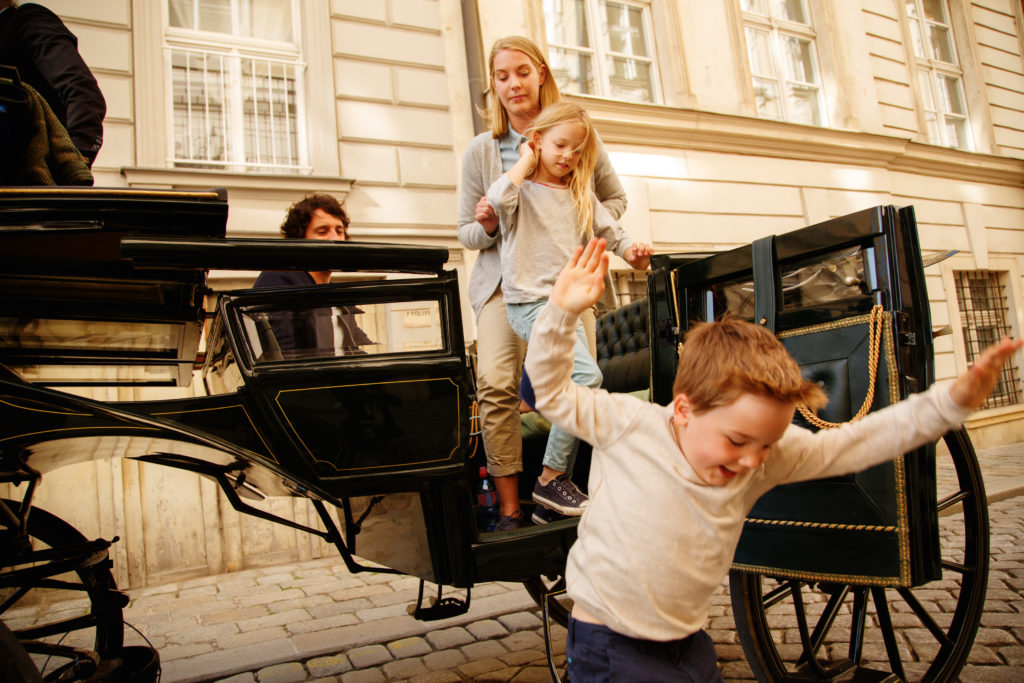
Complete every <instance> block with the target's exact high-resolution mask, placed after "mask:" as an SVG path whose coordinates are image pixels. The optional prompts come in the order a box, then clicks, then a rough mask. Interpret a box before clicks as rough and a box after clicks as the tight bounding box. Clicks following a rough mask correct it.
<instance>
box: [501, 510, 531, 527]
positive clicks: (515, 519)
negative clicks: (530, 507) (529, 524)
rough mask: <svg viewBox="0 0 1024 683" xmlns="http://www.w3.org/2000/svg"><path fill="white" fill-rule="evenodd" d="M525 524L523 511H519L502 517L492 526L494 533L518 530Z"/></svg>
mask: <svg viewBox="0 0 1024 683" xmlns="http://www.w3.org/2000/svg"><path fill="white" fill-rule="evenodd" d="M523 524H525V522H524V521H523V511H522V510H519V511H517V512H516V514H514V515H502V516H501V517H499V518H498V523H497V524H495V525H494V530H495V531H513V530H515V529H519V528H521V527H522V526H523Z"/></svg>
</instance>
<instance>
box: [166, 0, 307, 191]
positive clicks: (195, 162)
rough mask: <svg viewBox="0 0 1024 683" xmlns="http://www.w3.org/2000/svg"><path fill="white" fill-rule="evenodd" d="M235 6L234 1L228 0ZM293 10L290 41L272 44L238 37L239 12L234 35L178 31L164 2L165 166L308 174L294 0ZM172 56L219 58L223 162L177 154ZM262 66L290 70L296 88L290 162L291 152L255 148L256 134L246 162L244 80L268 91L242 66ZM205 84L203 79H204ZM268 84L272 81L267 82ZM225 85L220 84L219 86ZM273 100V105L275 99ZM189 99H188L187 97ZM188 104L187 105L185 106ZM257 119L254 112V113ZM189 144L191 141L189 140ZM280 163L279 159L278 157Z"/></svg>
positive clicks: (302, 68)
mask: <svg viewBox="0 0 1024 683" xmlns="http://www.w3.org/2000/svg"><path fill="white" fill-rule="evenodd" d="M230 2H231V4H232V5H233V6H234V4H235V2H236V0H230ZM289 2H290V4H291V12H292V26H293V32H294V34H295V35H294V38H293V41H291V42H289V41H274V40H266V39H260V38H250V37H244V36H239V35H237V33H238V29H239V21H238V18H239V16H240V12H238V11H233V12H232V18H233V21H232V23H233V30H234V31H235V34H227V33H219V32H211V31H203V30H199V29H190V28H181V27H176V26H171V25H170V16H169V13H170V12H169V8H168V2H167V0H162V1H161V5H162V11H163V27H164V44H163V62H164V85H165V96H166V102H167V105H166V106H167V119H166V134H167V153H166V162H167V165H168V167H171V168H197V169H216V170H223V171H229V172H252V171H257V172H277V173H303V174H308V173H310V172H311V171H312V168H311V166H310V163H309V150H308V135H307V127H308V120H307V118H308V117H307V113H306V93H305V86H306V63H305V61H304V60H303V59H302V51H301V47H300V46H301V44H302V41H301V26H302V22H301V15H300V10H299V4H300V3H298V2H296V0H289ZM175 53H178V54H189V55H195V56H198V57H199V58H201V59H203V63H204V64H205V63H206V60H208V59H215V60H220V61H221V63H222V64H223V65H224V72H225V73H226V74H227V78H226V79H225V84H226V86H227V87H226V88H225V87H222V89H221V95H222V96H223V97H224V100H225V102H230V105H225V109H226V110H227V117H226V120H225V122H224V124H223V125H222V126H221V130H222V131H223V132H222V134H223V136H224V140H225V143H224V144H225V145H226V146H227V150H228V155H229V156H228V157H227V158H226V159H223V160H221V159H211V158H208V157H209V156H210V155H206V156H205V157H204V156H202V155H191V154H184V155H178V154H177V153H176V144H177V140H176V139H175V104H174V76H173V69H174V67H173V57H174V55H175ZM246 62H249V63H252V64H255V63H260V64H261V65H262V66H264V67H265V68H267V69H278V70H283V71H284V72H288V71H290V77H291V79H292V83H293V86H294V120H295V130H294V136H295V148H296V155H295V157H294V159H292V158H291V154H290V152H288V153H284V154H278V153H277V150H276V149H274V148H272V149H271V150H267V151H264V150H261V149H259V136H258V135H257V136H256V140H255V143H256V148H257V157H256V159H254V160H249V161H247V160H246V158H245V156H246V145H245V125H244V124H245V120H244V116H245V112H244V106H243V103H244V92H243V90H244V89H245V88H246V80H249V82H250V84H249V86H248V87H250V88H251V89H252V90H254V91H255V90H257V89H263V88H264V87H271V86H269V85H266V86H265V85H264V84H262V83H260V82H259V81H256V79H255V77H254V76H249V77H248V79H247V78H246V76H245V75H244V74H243V64H244V63H246ZM203 80H204V83H205V81H206V79H205V76H204V78H203ZM267 81H268V82H269V81H270V78H268V79H267ZM222 85H223V84H222ZM271 97H272V101H273V95H272V96H271ZM187 99H191V98H187ZM187 106H188V105H187ZM290 114H291V111H289V112H287V113H286V116H285V117H284V118H283V121H282V122H283V123H284V125H285V126H286V130H285V134H286V137H289V136H290V135H291V133H292V131H291V130H290V127H289V126H290V124H289V122H288V119H289V115H290ZM253 116H255V114H253ZM276 121H277V117H275V116H271V117H270V118H269V123H270V125H271V131H270V135H271V138H272V140H273V137H274V134H275V133H276V132H277V131H276V129H275V122H276ZM187 140H189V141H190V139H188V138H187ZM282 156H283V157H284V161H281V160H280V159H281V157H282Z"/></svg>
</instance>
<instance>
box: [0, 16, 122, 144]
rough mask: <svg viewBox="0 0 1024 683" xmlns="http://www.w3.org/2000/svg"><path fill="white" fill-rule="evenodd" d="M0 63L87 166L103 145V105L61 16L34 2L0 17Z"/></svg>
mask: <svg viewBox="0 0 1024 683" xmlns="http://www.w3.org/2000/svg"><path fill="white" fill-rule="evenodd" d="M0 64H9V65H11V66H15V67H17V69H18V73H19V75H20V76H21V80H22V81H24V82H25V83H28V84H29V85H31V86H32V87H33V88H35V89H36V90H37V91H38V92H39V94H40V95H42V96H43V98H44V99H45V100H46V102H47V103H48V104H49V105H50V109H52V110H53V113H54V114H56V115H57V118H58V120H60V122H61V123H62V124H64V127H65V128H67V129H68V133H69V134H70V135H71V141H72V142H74V143H75V147H77V148H78V150H79V151H80V152H81V153H82V156H84V157H85V158H86V160H87V161H88V162H89V164H92V161H93V160H94V159H95V158H96V154H97V152H99V150H100V146H101V145H102V144H103V117H104V116H105V115H106V113H107V103H106V101H105V100H104V99H103V93H101V92H100V87H99V85H98V84H97V83H96V78H95V77H94V76H93V75H92V72H91V71H90V70H89V67H88V66H86V64H85V61H84V60H83V59H82V56H81V55H80V54H79V53H78V39H77V38H76V37H75V34H73V33H71V31H69V30H68V29H67V27H66V26H64V23H63V22H62V21H61V20H60V17H58V16H57V15H56V14H54V13H53V12H51V11H50V10H48V9H47V8H45V7H43V6H42V5H36V4H33V3H28V4H25V5H21V6H19V7H8V8H7V9H5V10H4V11H2V12H0Z"/></svg>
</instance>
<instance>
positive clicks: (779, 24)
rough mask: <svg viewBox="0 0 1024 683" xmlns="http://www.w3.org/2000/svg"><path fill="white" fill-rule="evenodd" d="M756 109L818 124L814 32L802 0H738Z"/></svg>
mask: <svg viewBox="0 0 1024 683" xmlns="http://www.w3.org/2000/svg"><path fill="white" fill-rule="evenodd" d="M740 5H741V7H742V10H743V27H744V34H745V36H746V41H747V58H748V60H749V62H750V72H751V77H752V80H753V86H754V98H755V102H756V105H757V115H758V116H760V117H762V118H768V119H778V120H781V121H791V122H793V123H802V124H806V125H811V126H823V125H825V122H826V121H827V120H828V119H827V117H826V116H825V102H824V96H823V92H822V87H821V75H820V72H819V69H818V57H817V47H816V43H815V39H816V35H815V32H814V28H813V27H812V26H811V21H810V15H809V14H808V12H807V6H806V5H805V3H804V0H741V2H740Z"/></svg>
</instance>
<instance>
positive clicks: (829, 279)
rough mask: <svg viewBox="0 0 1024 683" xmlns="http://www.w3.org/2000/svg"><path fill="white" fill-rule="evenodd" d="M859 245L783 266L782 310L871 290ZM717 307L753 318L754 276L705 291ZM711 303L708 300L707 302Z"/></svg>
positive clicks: (837, 299) (825, 302) (821, 302)
mask: <svg viewBox="0 0 1024 683" xmlns="http://www.w3.org/2000/svg"><path fill="white" fill-rule="evenodd" d="M865 272H866V271H865V268H864V254H863V252H862V250H861V248H860V247H853V248H851V249H844V250H842V251H838V252H832V253H830V254H826V255H825V256H820V255H819V256H815V257H813V258H811V259H807V260H804V261H799V262H796V263H790V264H785V265H784V266H783V268H782V310H784V311H786V310H794V309H798V308H808V307H811V306H820V305H822V304H827V303H830V302H833V301H841V300H843V299H850V298H853V297H857V296H862V295H865V294H867V293H868V292H869V291H870V287H869V285H868V283H867V278H866V275H865ZM708 294H709V297H711V300H712V301H713V302H717V303H718V306H717V307H716V310H715V315H717V314H718V313H719V311H718V310H717V308H720V307H721V306H723V305H724V308H725V310H727V311H729V312H730V313H734V314H736V315H738V316H740V317H741V318H746V319H748V320H749V319H753V318H754V279H753V277H750V276H748V277H744V278H739V279H737V280H730V281H726V282H723V283H719V284H718V285H715V286H713V287H712V288H711V291H710V292H709V293H708ZM709 303H710V302H709Z"/></svg>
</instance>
